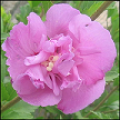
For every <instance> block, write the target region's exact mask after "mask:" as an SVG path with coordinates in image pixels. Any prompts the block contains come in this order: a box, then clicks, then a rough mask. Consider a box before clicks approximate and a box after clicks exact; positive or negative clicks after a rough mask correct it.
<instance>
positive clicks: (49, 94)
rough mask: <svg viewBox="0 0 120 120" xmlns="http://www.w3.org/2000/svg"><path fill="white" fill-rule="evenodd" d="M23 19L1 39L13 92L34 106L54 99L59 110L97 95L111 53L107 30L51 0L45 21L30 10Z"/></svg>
mask: <svg viewBox="0 0 120 120" xmlns="http://www.w3.org/2000/svg"><path fill="white" fill-rule="evenodd" d="M27 19H28V24H27V25H24V24H23V23H22V22H20V23H19V24H18V25H15V26H14V27H13V29H12V30H11V31H10V37H8V38H7V40H5V42H4V43H3V45H2V49H3V50H4V51H6V56H7V57H8V60H7V65H9V68H8V71H9V73H10V77H11V78H12V86H13V88H14V89H15V90H16V91H17V93H18V95H19V97H21V99H22V100H24V101H26V102H27V103H29V104H31V105H35V106H43V107H45V106H48V105H50V106H52V105H57V106H58V109H60V110H62V111H63V112H64V113H65V114H70V113H74V112H77V111H79V110H81V109H84V108H85V107H87V106H88V105H89V104H91V103H92V102H93V101H95V100H96V99H98V98H99V97H100V96H101V94H102V93H103V91H104V88H105V79H104V77H105V73H106V72H107V71H109V70H111V68H112V66H113V62H114V60H115V57H116V49H115V44H114V42H113V40H112V39H111V35H110V33H109V31H108V30H106V29H104V28H103V27H102V26H101V25H100V24H99V23H98V22H96V21H91V19H90V18H89V17H88V16H87V15H84V14H81V13H80V12H79V10H76V9H74V8H72V7H71V6H70V5H68V4H56V5H53V6H52V7H51V8H50V9H49V10H48V12H47V14H46V21H45V22H42V20H41V19H40V17H39V16H38V15H37V14H35V13H33V12H31V13H30V15H29V16H28V17H27Z"/></svg>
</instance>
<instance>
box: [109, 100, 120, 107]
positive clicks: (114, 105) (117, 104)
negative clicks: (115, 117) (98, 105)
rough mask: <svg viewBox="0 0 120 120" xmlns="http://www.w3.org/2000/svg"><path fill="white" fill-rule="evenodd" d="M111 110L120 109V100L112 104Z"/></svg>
mask: <svg viewBox="0 0 120 120" xmlns="http://www.w3.org/2000/svg"><path fill="white" fill-rule="evenodd" d="M109 108H112V109H119V100H116V101H114V102H113V103H112V104H110V105H109Z"/></svg>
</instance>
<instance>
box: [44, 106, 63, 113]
mask: <svg viewBox="0 0 120 120" xmlns="http://www.w3.org/2000/svg"><path fill="white" fill-rule="evenodd" d="M45 109H46V110H47V111H49V112H50V113H52V114H55V113H56V114H57V113H58V114H59V113H61V111H60V110H58V109H57V108H56V107H55V106H47V107H45Z"/></svg>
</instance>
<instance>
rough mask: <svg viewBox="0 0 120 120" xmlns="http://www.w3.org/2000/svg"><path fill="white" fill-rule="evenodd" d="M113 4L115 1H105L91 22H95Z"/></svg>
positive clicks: (93, 15)
mask: <svg viewBox="0 0 120 120" xmlns="http://www.w3.org/2000/svg"><path fill="white" fill-rule="evenodd" d="M112 2H114V1H105V2H104V3H103V4H102V5H101V6H100V8H99V9H98V10H97V11H96V12H95V13H93V14H92V15H91V20H95V19H96V18H97V17H98V16H99V15H100V14H101V13H102V12H103V11H104V10H105V9H106V8H107V7H108V6H109V5H110V4H111V3H112Z"/></svg>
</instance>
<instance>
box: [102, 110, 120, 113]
mask: <svg viewBox="0 0 120 120" xmlns="http://www.w3.org/2000/svg"><path fill="white" fill-rule="evenodd" d="M118 110H119V109H115V110H109V111H104V112H102V113H110V112H115V111H118Z"/></svg>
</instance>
